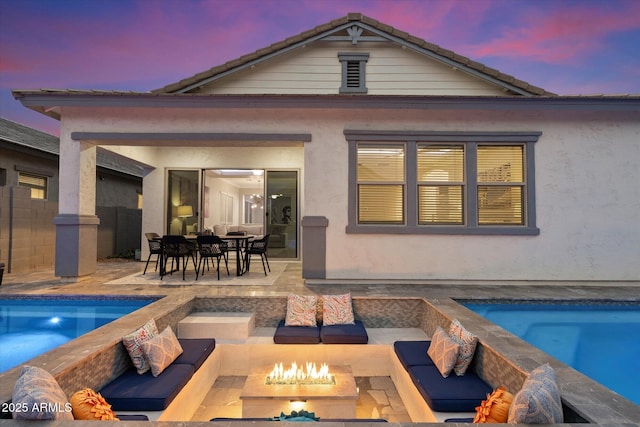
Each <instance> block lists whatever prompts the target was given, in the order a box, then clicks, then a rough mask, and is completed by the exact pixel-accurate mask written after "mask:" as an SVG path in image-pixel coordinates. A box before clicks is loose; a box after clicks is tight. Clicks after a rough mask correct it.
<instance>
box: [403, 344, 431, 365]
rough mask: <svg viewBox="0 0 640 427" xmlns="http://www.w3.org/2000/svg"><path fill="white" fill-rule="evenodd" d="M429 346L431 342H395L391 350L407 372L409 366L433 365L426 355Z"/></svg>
mask: <svg viewBox="0 0 640 427" xmlns="http://www.w3.org/2000/svg"><path fill="white" fill-rule="evenodd" d="M430 345H431V341H396V342H394V343H393V350H394V351H395V352H396V355H397V356H398V360H399V361H400V363H402V366H404V369H407V370H408V369H409V367H411V366H420V365H427V366H430V365H433V360H431V358H430V357H429V356H428V355H427V350H429V346H430Z"/></svg>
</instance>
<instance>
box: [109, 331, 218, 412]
mask: <svg viewBox="0 0 640 427" xmlns="http://www.w3.org/2000/svg"><path fill="white" fill-rule="evenodd" d="M178 341H179V342H180V345H181V346H182V349H183V353H182V354H181V355H180V356H179V357H178V358H177V359H176V360H174V362H173V363H172V364H171V365H170V366H168V367H167V368H166V369H165V370H164V371H163V372H162V373H161V374H160V375H158V376H157V377H154V376H153V375H152V374H151V372H146V373H144V374H142V375H140V374H138V373H137V371H136V369H135V368H131V369H129V370H127V371H125V373H123V374H122V375H120V376H119V377H118V378H116V379H114V380H113V381H111V382H110V383H109V384H107V385H105V386H104V387H102V389H100V394H102V396H103V397H104V398H105V400H106V401H107V402H109V404H110V405H111V407H112V409H113V410H114V411H115V412H117V413H118V414H120V413H122V414H124V415H126V414H127V412H131V413H136V414H140V413H143V414H147V415H149V418H150V419H152V420H155V419H157V420H176V421H179V420H181V419H182V420H184V419H185V418H184V417H185V416H187V417H188V418H186V419H189V418H190V417H191V415H192V413H193V412H195V409H197V407H198V405H199V404H200V402H201V401H202V399H203V398H204V396H205V395H206V392H207V391H208V390H209V389H210V388H211V386H212V385H213V383H214V382H215V380H216V378H217V376H218V373H219V365H220V362H219V360H217V361H216V360H215V358H214V357H211V355H212V353H214V350H215V347H216V341H215V339H213V338H193V339H186V338H179V339H178ZM198 399H200V400H198ZM185 402H188V403H185ZM190 412H191V413H190ZM185 414H186V415H185Z"/></svg>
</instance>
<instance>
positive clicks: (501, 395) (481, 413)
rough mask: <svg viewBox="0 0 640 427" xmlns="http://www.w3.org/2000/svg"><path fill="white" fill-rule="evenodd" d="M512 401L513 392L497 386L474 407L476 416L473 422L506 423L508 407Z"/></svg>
mask: <svg viewBox="0 0 640 427" xmlns="http://www.w3.org/2000/svg"><path fill="white" fill-rule="evenodd" d="M512 401H513V394H511V393H509V392H508V391H507V390H505V388H504V387H499V388H497V389H496V390H494V391H493V393H491V394H488V395H487V400H483V401H482V403H481V404H480V406H478V407H477V408H476V416H475V418H474V419H473V422H474V423H476V424H484V423H494V424H496V423H506V422H507V419H508V418H509V407H510V406H511V402H512Z"/></svg>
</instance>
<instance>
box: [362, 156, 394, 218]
mask: <svg viewBox="0 0 640 427" xmlns="http://www.w3.org/2000/svg"><path fill="white" fill-rule="evenodd" d="M357 151H358V169H357V185H358V223H359V224H404V212H405V200H404V198H405V196H404V194H405V187H406V183H405V147H404V145H400V144H389V145H385V144H358V148H357Z"/></svg>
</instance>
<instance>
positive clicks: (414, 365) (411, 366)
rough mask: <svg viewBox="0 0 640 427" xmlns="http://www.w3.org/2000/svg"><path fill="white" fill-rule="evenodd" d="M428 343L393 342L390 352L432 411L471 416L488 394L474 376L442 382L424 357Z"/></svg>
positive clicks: (490, 390)
mask: <svg viewBox="0 0 640 427" xmlns="http://www.w3.org/2000/svg"><path fill="white" fill-rule="evenodd" d="M430 344H431V341H396V342H395V343H394V344H393V349H394V352H395V354H396V356H397V357H398V360H399V361H400V363H401V364H402V366H403V368H404V369H405V370H406V372H407V373H408V374H409V377H410V378H411V381H412V382H413V384H414V385H415V387H416V389H417V390H418V392H419V393H420V395H421V396H422V397H423V398H424V400H425V401H426V402H427V404H428V405H429V407H430V408H431V409H432V410H433V411H437V412H474V411H475V408H476V406H479V405H480V402H482V400H484V399H485V398H486V396H487V394H488V393H491V392H492V390H493V389H492V388H491V386H489V385H488V384H487V383H486V382H484V381H483V380H482V379H481V378H480V377H479V376H477V375H476V374H475V373H474V372H472V371H470V370H467V372H466V373H465V374H464V375H463V376H457V375H456V374H455V373H452V374H451V375H450V376H449V377H447V378H443V377H442V375H441V374H440V372H439V371H438V368H436V366H435V365H434V363H433V361H432V360H431V358H430V357H429V356H428V355H427V350H428V349H429V346H430Z"/></svg>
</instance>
